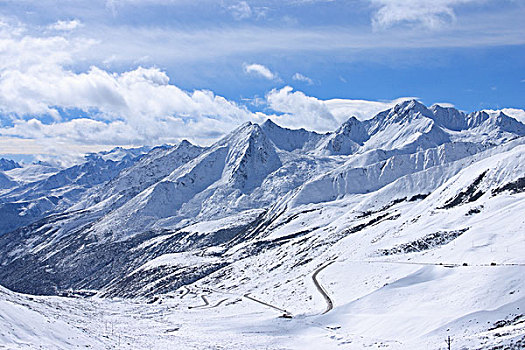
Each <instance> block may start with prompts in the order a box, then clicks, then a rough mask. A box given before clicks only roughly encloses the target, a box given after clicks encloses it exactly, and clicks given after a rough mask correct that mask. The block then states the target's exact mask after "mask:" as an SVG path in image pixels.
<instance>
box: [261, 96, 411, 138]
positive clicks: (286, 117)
mask: <svg viewBox="0 0 525 350" xmlns="http://www.w3.org/2000/svg"><path fill="white" fill-rule="evenodd" d="M413 98H414V97H403V98H399V99H395V100H391V101H368V100H351V99H331V100H320V99H317V98H315V97H311V96H307V95H305V94H304V93H303V92H301V91H293V89H292V88H291V87H290V86H286V87H284V88H282V89H280V90H277V89H274V90H272V91H270V92H269V93H268V94H267V95H266V100H267V104H268V107H269V108H271V109H272V110H274V111H276V112H279V113H282V114H281V115H276V116H272V119H274V120H275V121H276V122H278V123H279V124H280V125H283V126H287V127H291V128H306V129H310V130H312V129H313V130H316V131H320V132H326V131H332V130H335V129H336V128H338V127H339V126H340V125H341V124H342V123H344V122H345V121H346V120H348V118H350V117H352V116H355V117H356V118H358V119H360V120H365V119H370V118H372V117H373V116H375V115H376V114H377V113H379V112H381V111H384V110H386V109H389V108H391V107H393V106H395V105H396V104H397V103H400V102H402V101H404V100H408V99H413Z"/></svg>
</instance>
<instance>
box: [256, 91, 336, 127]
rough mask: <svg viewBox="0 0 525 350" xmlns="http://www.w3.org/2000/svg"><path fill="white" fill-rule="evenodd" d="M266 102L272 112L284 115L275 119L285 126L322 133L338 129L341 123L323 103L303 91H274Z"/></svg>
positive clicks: (268, 95)
mask: <svg viewBox="0 0 525 350" xmlns="http://www.w3.org/2000/svg"><path fill="white" fill-rule="evenodd" d="M266 100H267V103H268V106H269V107H270V108H271V109H272V110H274V111H276V112H279V113H283V114H282V115H281V116H278V117H275V119H276V120H277V121H278V122H279V124H281V125H283V126H288V127H293V128H302V127H304V128H308V129H314V130H317V131H322V132H325V131H331V130H334V129H335V128H337V127H338V124H339V122H338V121H337V120H336V118H335V117H334V116H333V115H332V113H331V112H330V110H329V109H328V107H327V106H326V104H325V103H324V102H323V101H321V100H319V99H317V98H315V97H310V96H306V95H305V94H304V93H303V92H301V91H293V88H291V87H290V86H285V87H284V88H282V89H280V90H276V89H273V90H272V91H270V92H269V93H268V94H267V95H266Z"/></svg>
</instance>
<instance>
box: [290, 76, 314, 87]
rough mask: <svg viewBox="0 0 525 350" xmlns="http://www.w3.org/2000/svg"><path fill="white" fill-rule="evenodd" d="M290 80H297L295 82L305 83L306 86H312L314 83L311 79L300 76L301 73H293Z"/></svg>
mask: <svg viewBox="0 0 525 350" xmlns="http://www.w3.org/2000/svg"><path fill="white" fill-rule="evenodd" d="M292 79H293V80H297V81H301V82H303V83H307V84H308V85H313V84H314V81H313V80H312V79H310V78H308V77H307V76H305V75H302V74H301V73H295V74H294V75H293V76H292Z"/></svg>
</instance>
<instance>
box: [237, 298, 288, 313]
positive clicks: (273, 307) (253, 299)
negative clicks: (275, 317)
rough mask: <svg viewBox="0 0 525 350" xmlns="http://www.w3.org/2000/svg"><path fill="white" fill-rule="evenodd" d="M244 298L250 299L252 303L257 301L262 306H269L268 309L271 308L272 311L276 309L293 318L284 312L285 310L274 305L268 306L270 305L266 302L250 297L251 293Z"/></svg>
mask: <svg viewBox="0 0 525 350" xmlns="http://www.w3.org/2000/svg"><path fill="white" fill-rule="evenodd" d="M244 297H245V298H247V299H250V300H252V301H255V302H256V303H259V304H262V305H265V306H268V307H271V308H272V309H275V310H279V311H281V312H284V313H285V314H286V315H288V316H291V314H290V313H289V312H288V311H286V310H284V309H281V308H278V307H277V306H274V305H272V304H268V303H265V302H264V301H261V300H258V299H255V298H254V297H252V296H250V293H246V294H244Z"/></svg>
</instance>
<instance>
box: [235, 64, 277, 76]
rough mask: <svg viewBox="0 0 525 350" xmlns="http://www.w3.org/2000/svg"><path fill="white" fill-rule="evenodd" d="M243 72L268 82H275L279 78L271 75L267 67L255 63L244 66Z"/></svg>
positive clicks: (273, 74)
mask: <svg viewBox="0 0 525 350" xmlns="http://www.w3.org/2000/svg"><path fill="white" fill-rule="evenodd" d="M244 72H245V73H247V74H255V75H258V76H261V77H263V78H266V79H268V80H276V79H278V78H279V77H278V76H277V74H275V73H273V72H272V71H271V70H270V69H268V67H265V66H263V65H262V64H257V63H253V64H244Z"/></svg>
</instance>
